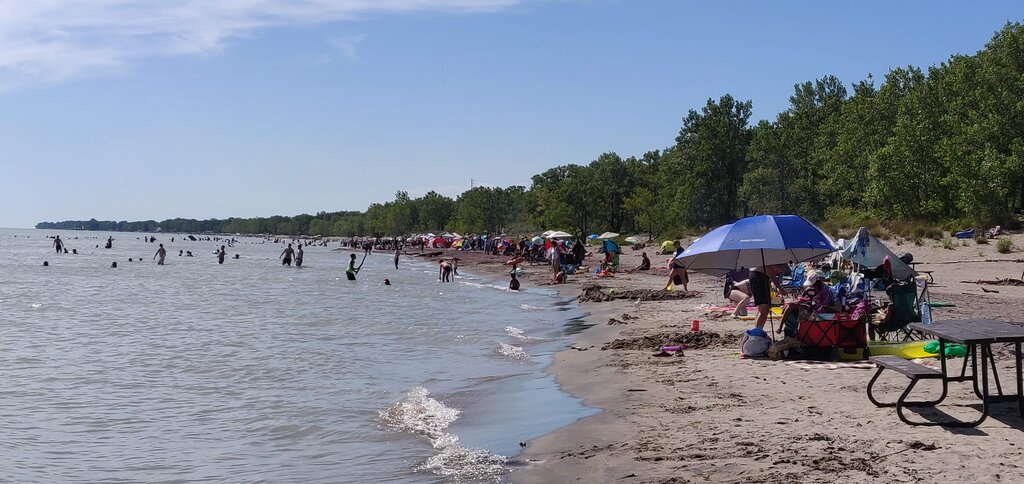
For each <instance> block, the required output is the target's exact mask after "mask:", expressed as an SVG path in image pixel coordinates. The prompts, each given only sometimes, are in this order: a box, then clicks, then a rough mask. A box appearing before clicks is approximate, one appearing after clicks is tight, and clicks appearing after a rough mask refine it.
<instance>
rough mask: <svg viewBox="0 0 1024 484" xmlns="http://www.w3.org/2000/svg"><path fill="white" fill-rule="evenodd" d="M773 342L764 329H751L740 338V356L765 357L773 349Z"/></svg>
mask: <svg viewBox="0 0 1024 484" xmlns="http://www.w3.org/2000/svg"><path fill="white" fill-rule="evenodd" d="M771 346H772V340H771V338H769V337H768V333H765V332H764V330H763V329H760V328H751V329H748V330H746V331H744V332H743V337H741V338H740V355H742V356H745V357H758V356H764V355H766V354H767V353H768V348H771Z"/></svg>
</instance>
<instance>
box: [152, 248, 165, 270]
mask: <svg viewBox="0 0 1024 484" xmlns="http://www.w3.org/2000/svg"><path fill="white" fill-rule="evenodd" d="M157 257H159V258H160V260H158V261H156V265H158V266H162V265H164V257H167V251H166V250H164V244H160V248H159V249H157V250H156V254H153V258H154V259H156V258H157Z"/></svg>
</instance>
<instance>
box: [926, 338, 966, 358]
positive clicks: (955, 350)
mask: <svg viewBox="0 0 1024 484" xmlns="http://www.w3.org/2000/svg"><path fill="white" fill-rule="evenodd" d="M924 351H927V352H928V353H929V355H931V356H935V355H937V354H939V342H938V341H932V342H930V343H928V344H926V345H924ZM955 356H961V357H962V356H967V347H966V346H964V345H958V344H955V343H950V344H947V345H946V358H949V357H955Z"/></svg>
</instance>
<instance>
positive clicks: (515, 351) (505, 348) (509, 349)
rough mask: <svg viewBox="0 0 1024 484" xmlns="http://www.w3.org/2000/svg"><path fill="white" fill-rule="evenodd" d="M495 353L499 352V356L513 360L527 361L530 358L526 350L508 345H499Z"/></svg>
mask: <svg viewBox="0 0 1024 484" xmlns="http://www.w3.org/2000/svg"><path fill="white" fill-rule="evenodd" d="M495 351H497V352H498V354H500V355H502V356H507V357H509V358H512V359H513V360H525V359H527V358H529V356H527V354H526V350H524V349H522V348H520V347H518V346H515V345H510V344H507V343H498V347H497V348H496V349H495Z"/></svg>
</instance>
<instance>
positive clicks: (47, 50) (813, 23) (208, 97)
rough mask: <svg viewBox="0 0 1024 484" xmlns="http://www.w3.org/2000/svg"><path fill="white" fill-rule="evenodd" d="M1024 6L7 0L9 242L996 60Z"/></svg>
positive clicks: (622, 147) (659, 132)
mask: <svg viewBox="0 0 1024 484" xmlns="http://www.w3.org/2000/svg"><path fill="white" fill-rule="evenodd" d="M1021 17H1022V14H1021V9H1020V6H1019V4H1018V3H1016V2H995V1H992V2H977V3H975V2H953V1H906V2H892V1H877V2H802V1H760V2H755V1H714V2H712V1H708V2H689V1H682V0H678V1H677V0H664V1H654V0H651V1H644V0H634V1H626V0H620V1H614V0H375V1H372V0H334V1H331V0H293V1H290V2H271V1H266V0H232V1H230V2H189V1H186V0H165V1H150V2H145V1H127V0H93V1H90V2H69V1H63V2H62V1H56V0H39V1H34V2H20V1H7V0H0V204H2V205H3V206H4V207H5V210H3V211H2V212H0V227H30V226H32V225H34V224H35V223H36V222H39V221H43V220H49V221H56V220H66V219H88V218H92V217H95V218H98V219H113V220H144V219H156V220H162V219H165V218H172V217H179V216H180V217H186V218H211V217H217V218H226V217H230V216H239V217H252V216H270V215H295V214H298V213H303V212H306V213H315V212H317V211H321V210H325V211H335V210H362V209H365V208H366V206H367V205H369V204H370V203H371V202H374V201H386V200H389V199H391V198H392V196H393V195H394V193H395V191H397V190H407V191H409V192H410V194H411V195H412V196H418V195H422V194H423V193H424V192H426V191H427V190H429V189H437V190H438V191H440V192H442V193H445V194H448V195H453V196H454V195H457V194H458V193H460V192H461V191H463V190H465V189H467V188H469V185H470V181H471V180H473V181H474V182H475V183H477V184H487V185H502V186H505V185H512V184H522V185H527V186H528V185H529V181H530V176H531V175H533V174H536V173H539V172H541V171H543V170H545V169H547V168H550V167H552V166H556V165H559V164H565V163H587V162H589V161H590V160H592V159H594V158H596V157H597V156H598V155H599V154H600V153H602V152H606V151H615V152H618V153H620V154H622V155H624V156H629V155H639V154H642V153H643V152H645V151H647V150H649V149H656V148H663V147H665V146H668V145H670V144H671V143H672V142H673V139H674V137H675V135H676V134H677V132H678V130H679V126H680V124H681V119H682V117H683V116H685V114H686V112H687V110H689V109H693V108H699V107H700V106H702V105H703V104H704V102H705V101H706V100H707V98H709V97H715V98H717V97H718V96H720V95H722V94H725V93H730V94H732V95H733V96H735V97H737V98H740V99H750V100H752V101H753V104H754V114H755V117H756V118H769V119H770V118H773V117H774V116H775V114H776V113H778V112H779V111H781V110H783V109H785V108H786V106H787V103H788V98H789V95H790V93H791V92H792V87H793V84H794V83H797V82H802V81H805V80H811V79H814V78H818V77H821V76H824V75H827V74H835V75H837V76H839V77H840V78H841V79H842V80H843V81H844V82H846V83H847V84H848V85H849V84H850V83H852V82H855V81H857V80H860V79H863V78H864V77H865V76H867V74H868V73H873V74H874V75H875V77H876V79H880V78H881V76H882V75H883V74H884V73H885V72H886V71H887V70H888V69H890V68H892V67H896V66H900V65H908V64H910V65H917V66H928V65H932V64H936V63H940V62H942V61H944V60H945V59H947V58H948V57H949V55H951V54H954V53H964V54H971V53H974V52H976V51H977V50H978V49H980V48H982V47H983V45H984V44H985V42H986V41H987V40H988V39H989V38H990V37H991V35H992V33H993V32H994V31H995V30H998V29H999V28H1000V27H1002V25H1003V24H1004V23H1005V22H1007V21H1019V20H1021Z"/></svg>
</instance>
